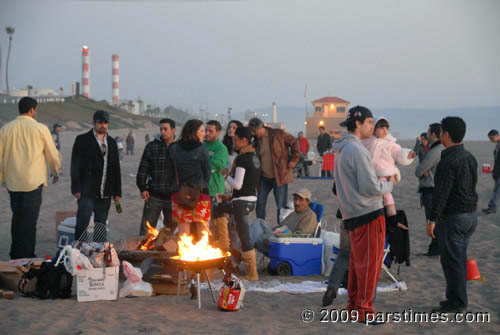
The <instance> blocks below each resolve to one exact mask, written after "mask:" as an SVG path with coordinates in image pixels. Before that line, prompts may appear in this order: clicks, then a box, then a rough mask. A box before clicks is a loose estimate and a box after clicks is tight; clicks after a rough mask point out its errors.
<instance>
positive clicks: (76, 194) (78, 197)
mask: <svg viewBox="0 0 500 335" xmlns="http://www.w3.org/2000/svg"><path fill="white" fill-rule="evenodd" d="M73 195H74V196H75V198H77V199H78V200H80V197H81V196H82V193H81V192H76V193H75V194H73Z"/></svg>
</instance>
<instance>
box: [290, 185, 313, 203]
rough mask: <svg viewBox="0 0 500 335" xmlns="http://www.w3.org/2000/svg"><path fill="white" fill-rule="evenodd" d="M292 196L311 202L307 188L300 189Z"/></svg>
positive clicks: (310, 195)
mask: <svg viewBox="0 0 500 335" xmlns="http://www.w3.org/2000/svg"><path fill="white" fill-rule="evenodd" d="M293 195H298V196H299V197H301V198H304V199H307V200H309V201H311V198H312V194H311V191H309V190H308V189H307V188H301V189H300V190H299V191H298V192H295V193H294V194H293Z"/></svg>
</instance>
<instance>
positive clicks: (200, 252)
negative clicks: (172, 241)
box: [177, 230, 229, 261]
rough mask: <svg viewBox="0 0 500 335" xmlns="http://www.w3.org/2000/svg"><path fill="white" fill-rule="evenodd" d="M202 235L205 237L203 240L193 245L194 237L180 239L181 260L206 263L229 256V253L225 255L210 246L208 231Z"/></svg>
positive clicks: (184, 235) (183, 236)
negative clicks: (208, 260)
mask: <svg viewBox="0 0 500 335" xmlns="http://www.w3.org/2000/svg"><path fill="white" fill-rule="evenodd" d="M202 234H203V237H202V238H201V240H200V241H199V242H198V243H195V244H193V236H188V235H186V234H183V235H182V236H181V237H180V238H181V239H180V241H179V242H177V244H178V245H179V255H180V259H182V260H185V261H204V260H207V259H214V258H221V257H224V256H228V255H229V253H227V254H226V255H224V254H223V252H222V250H221V249H218V248H213V247H211V246H210V245H209V244H208V232H207V231H206V230H204V231H203V232H202Z"/></svg>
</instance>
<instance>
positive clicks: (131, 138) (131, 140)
mask: <svg viewBox="0 0 500 335" xmlns="http://www.w3.org/2000/svg"><path fill="white" fill-rule="evenodd" d="M125 143H126V144H127V155H132V156H133V155H134V146H135V134H134V132H133V130H132V129H130V132H129V133H128V136H127V138H126V139H125Z"/></svg>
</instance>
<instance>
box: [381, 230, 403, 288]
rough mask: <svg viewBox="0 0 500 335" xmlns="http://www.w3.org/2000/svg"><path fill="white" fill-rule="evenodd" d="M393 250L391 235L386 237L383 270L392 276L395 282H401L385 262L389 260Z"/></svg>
mask: <svg viewBox="0 0 500 335" xmlns="http://www.w3.org/2000/svg"><path fill="white" fill-rule="evenodd" d="M390 252H391V246H390V244H389V235H387V236H386V237H385V247H384V259H383V260H382V270H384V272H385V273H387V274H388V275H389V277H391V279H392V280H393V281H394V283H396V284H397V283H398V282H400V281H399V280H397V279H396V277H394V275H393V274H392V273H391V272H390V271H389V268H388V267H387V265H386V264H385V262H386V260H388V258H387V257H388V256H389V253H390Z"/></svg>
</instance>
